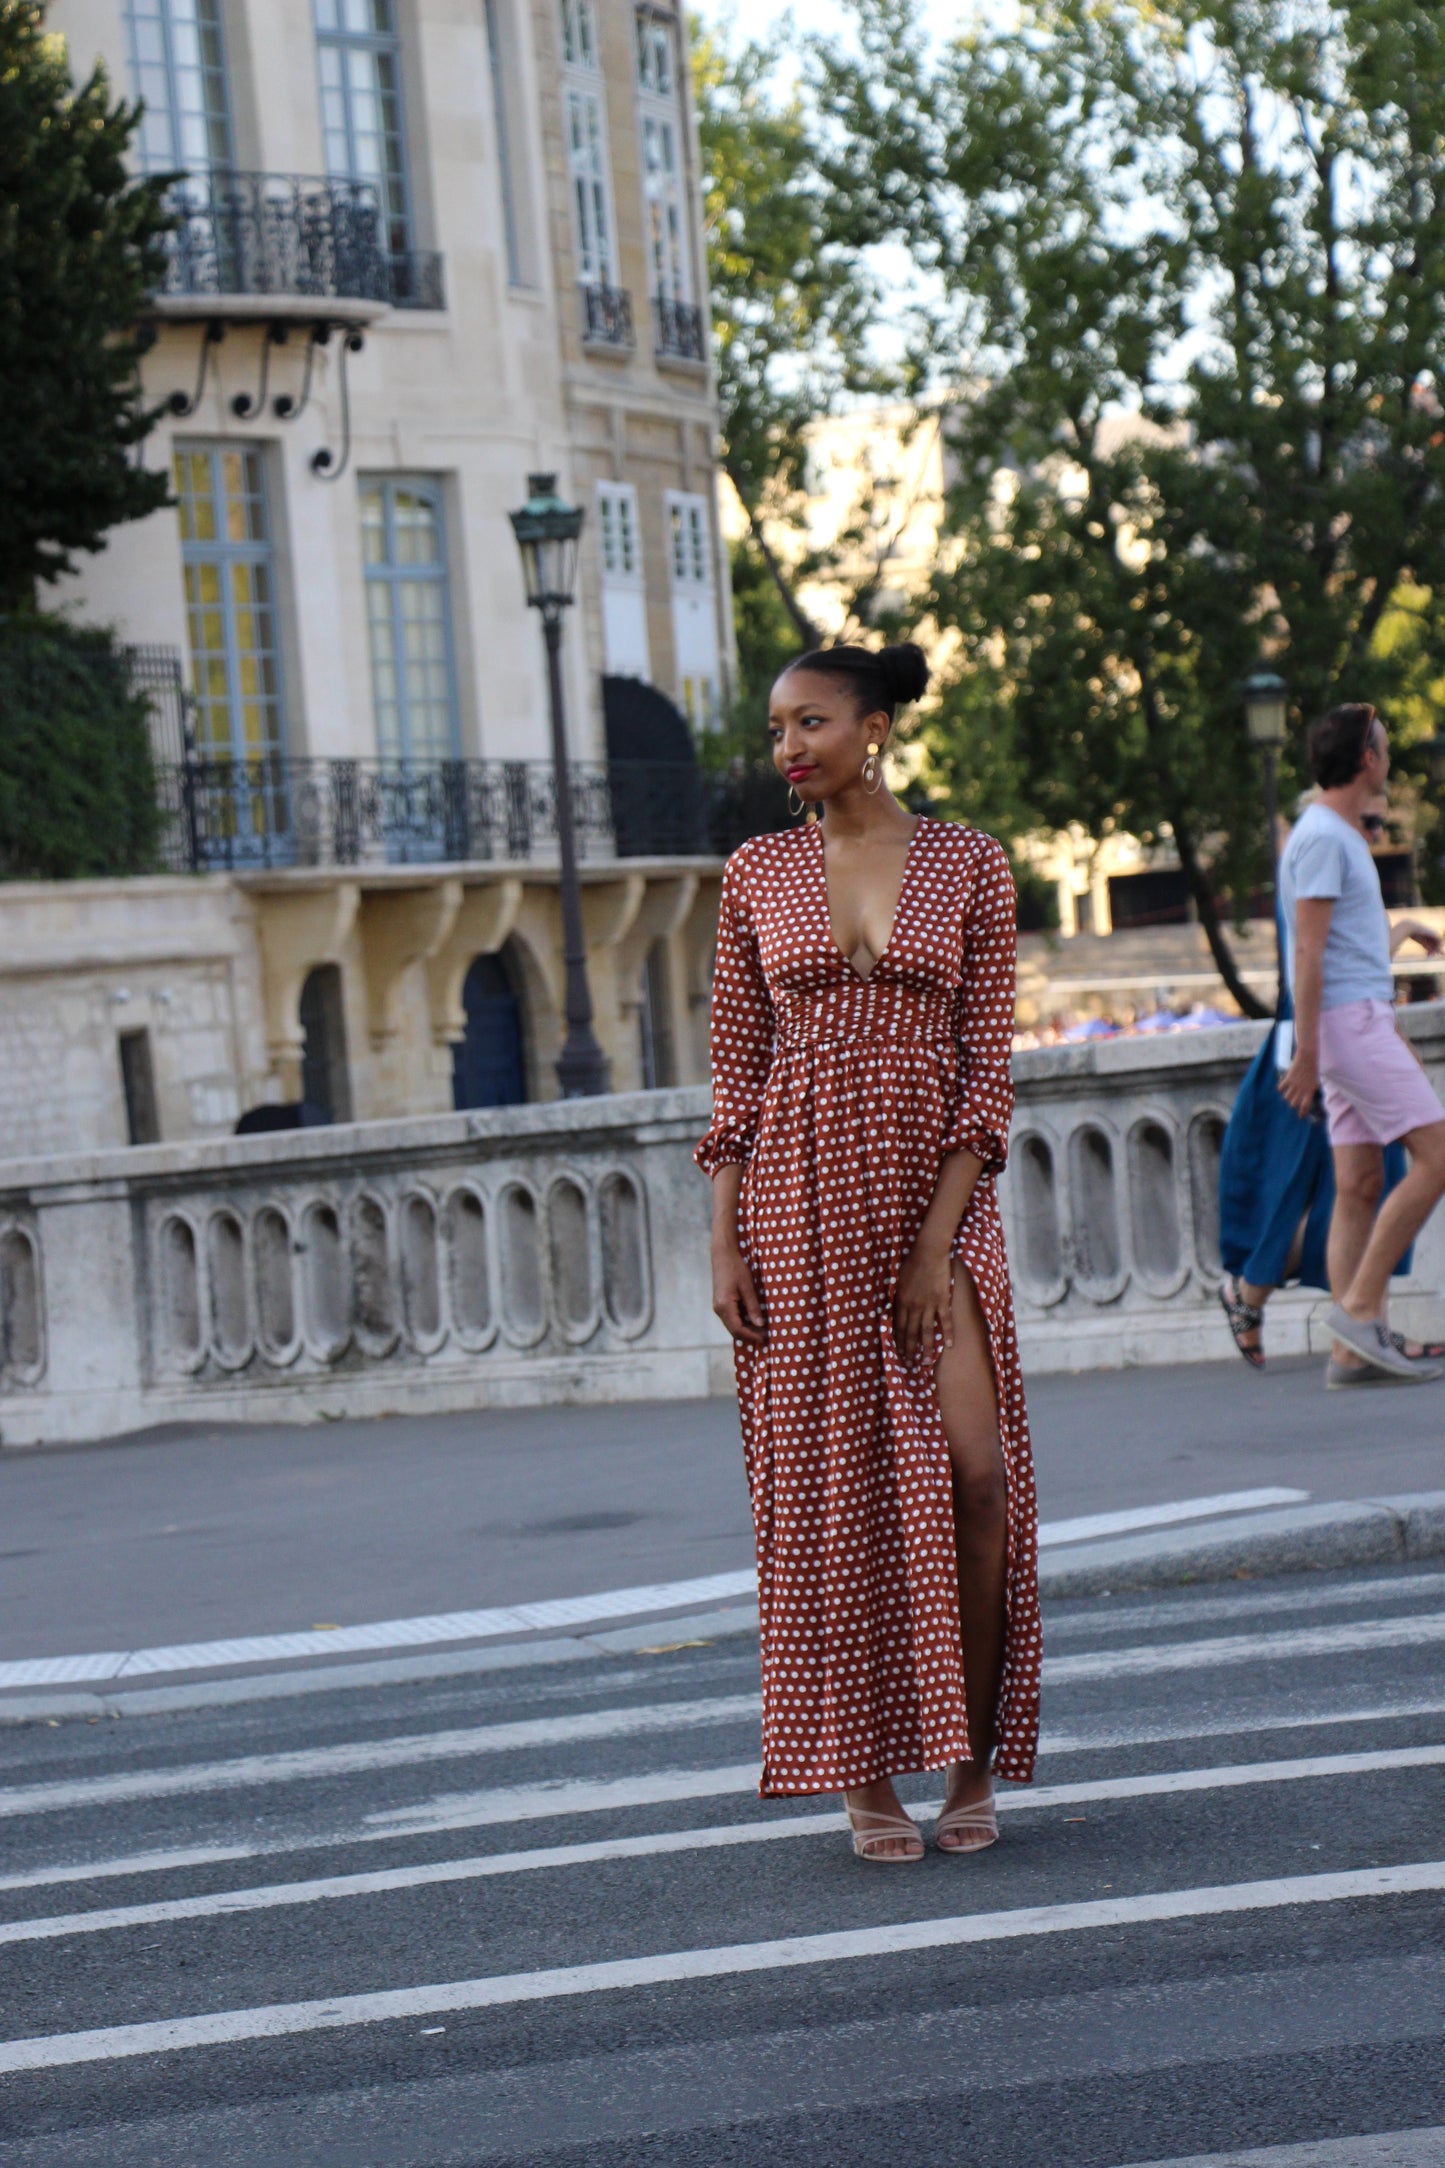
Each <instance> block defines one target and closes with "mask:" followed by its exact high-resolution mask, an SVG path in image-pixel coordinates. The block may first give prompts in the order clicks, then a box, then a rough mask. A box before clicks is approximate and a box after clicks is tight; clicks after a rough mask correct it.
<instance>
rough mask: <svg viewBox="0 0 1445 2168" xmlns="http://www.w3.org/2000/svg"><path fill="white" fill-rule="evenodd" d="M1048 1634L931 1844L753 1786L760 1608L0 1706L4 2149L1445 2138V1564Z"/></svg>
mask: <svg viewBox="0 0 1445 2168" xmlns="http://www.w3.org/2000/svg"><path fill="white" fill-rule="evenodd" d="M1391 1404H1392V1405H1394V1403H1393V1402H1392V1403H1391ZM660 1631H662V1632H665V1629H660ZM1047 1651H1048V1672H1047V1675H1046V1743H1045V1751H1044V1754H1043V1757H1042V1761H1041V1766H1040V1769H1039V1784H1038V1786H1037V1788H1035V1789H1034V1790H1033V1791H1031V1792H1030V1791H1026V1790H1020V1789H1011V1790H1010V1791H1009V1793H1008V1802H1009V1805H1008V1812H1007V1814H1006V1816H1005V1820H1004V1834H1003V1838H1002V1840H1001V1841H1000V1843H999V1844H998V1846H997V1847H996V1848H995V1849H994V1850H993V1851H991V1852H989V1853H987V1854H984V1855H981V1856H979V1857H977V1858H974V1859H971V1860H956V1859H948V1858H945V1857H941V1856H939V1855H937V1854H935V1853H932V1852H930V1854H929V1856H928V1858H927V1860H926V1861H925V1863H924V1864H923V1865H922V1866H919V1867H882V1866H868V1865H864V1864H861V1863H858V1862H855V1861H854V1860H853V1859H852V1857H851V1856H850V1853H849V1850H848V1847H847V1843H846V1839H845V1837H844V1835H843V1833H842V1830H841V1826H840V1825H839V1823H838V1820H837V1816H836V1809H835V1808H834V1806H833V1804H832V1803H831V1802H829V1801H826V1800H806V1801H797V1802H788V1801H776V1800H775V1801H760V1800H758V1799H757V1798H756V1797H755V1796H754V1794H753V1792H752V1789H751V1785H752V1780H753V1774H754V1768H755V1760H754V1757H755V1754H756V1744H757V1742H756V1718H755V1714H754V1695H755V1689H756V1648H755V1644H754V1643H753V1642H752V1641H750V1640H747V1639H742V1638H740V1639H736V1640H727V1641H721V1642H716V1643H712V1644H704V1645H701V1646H693V1647H680V1648H679V1647H673V1648H667V1647H661V1648H658V1649H657V1650H656V1651H654V1652H651V1653H634V1654H632V1655H629V1656H617V1657H615V1658H612V1659H610V1660H608V1661H605V1662H598V1661H593V1662H591V1663H589V1664H587V1665H585V1666H577V1667H575V1668H571V1669H567V1668H558V1667H555V1666H554V1667H542V1666H537V1667H534V1668H523V1669H518V1670H514V1671H510V1672H506V1673H497V1674H492V1675H489V1676H484V1677H480V1678H472V1679H468V1680H464V1681H450V1682H439V1681H433V1682H429V1683H419V1682H413V1683H411V1684H409V1685H405V1686H393V1687H388V1688H376V1689H371V1690H363V1691H357V1690H355V1689H353V1690H352V1691H351V1692H349V1693H346V1694H336V1695H330V1694H315V1693H313V1694H311V1695H308V1696H306V1697H305V1698H304V1699H297V1700H292V1701H284V1700H283V1701H275V1702H270V1703H267V1704H264V1705H261V1706H259V1707H257V1706H251V1705H248V1706H245V1707H240V1708H233V1709H209V1710H202V1711H194V1712H192V1713H190V1714H187V1715H185V1716H180V1717H170V1718H127V1719H125V1720H124V1721H121V1722H104V1721H102V1722H95V1723H85V1722H78V1721H71V1722H66V1723H62V1724H58V1725H28V1726H17V1727H14V1728H11V1729H9V1730H6V1731H4V1732H0V1823H3V1827H4V1844H3V1856H0V1922H3V1923H4V1924H3V1925H0V2012H3V2018H0V2033H3V2041H4V2044H3V2045H0V2133H3V2135H0V2168H12V2164H13V2168H20V2164H21V2163H23V2164H24V2168H215V2164H216V2163H219V2162H224V2163H225V2164H226V2168H281V2164H285V2168H340V2164H346V2168H363V2164H364V2168H423V2164H425V2168H444V2164H446V2168H463V2164H465V2168H481V2164H483V2163H493V2162H503V2161H515V2162H523V2161H526V2162H532V2163H538V2164H550V2168H583V2164H584V2163H585V2164H586V2168H651V2164H653V2163H659V2164H661V2163H666V2164H668V2168H683V2164H686V2168H693V2164H696V2168H790V2164H793V2163H797V2164H799V2168H802V2164H804V2163H806V2164H808V2168H815V2164H817V2163H818V2162H833V2163H838V2164H840V2168H854V2164H856V2163H862V2162H865V2161H872V2160H875V2159H877V2160H881V2161H896V2160H907V2161H908V2162H910V2163H912V2164H915V2168H957V2164H958V2163H960V2162H965V2161H974V2160H977V2161H981V2162H982V2161H987V2162H989V2163H991V2164H993V2168H1039V2164H1041V2163H1047V2164H1048V2168H1119V2164H1123V2163H1140V2162H1151V2163H1152V2162H1165V2161H1167V2162H1180V2161H1182V2160H1184V2159H1190V2160H1193V2159H1194V2158H1195V2157H1196V2156H1203V2157H1206V2158H1208V2157H1211V2156H1214V2155H1217V2154H1218V2153H1220V2152H1222V2151H1224V2150H1225V2149H1231V2150H1233V2149H1241V2148H1242V2149H1252V2148H1260V2147H1279V2146H1285V2147H1305V2148H1306V2149H1307V2150H1305V2151H1304V2152H1294V2153H1288V2152H1287V2153H1285V2154H1283V2155H1280V2156H1276V2155H1270V2156H1269V2164H1270V2168H1277V2164H1278V2168H1282V2164H1283V2163H1286V2162H1287V2163H1289V2164H1290V2168H1324V2164H1326V2163H1328V2164H1330V2168H1373V2164H1378V2168H1385V2164H1386V2163H1387V2162H1388V2163H1391V2164H1395V2163H1400V2164H1404V2163H1408V2164H1409V2168H1424V2164H1425V2163H1427V2162H1428V2163H1432V2164H1439V2163H1445V2056H1442V2054H1441V2052H1440V2043H1441V2033H1442V2029H1445V1812H1442V1809H1445V1744H1442V1741H1445V1573H1442V1572H1440V1571H1438V1570H1435V1569H1431V1568H1428V1567H1418V1568H1413V1569H1389V1570H1381V1571H1378V1572H1376V1573H1373V1574H1365V1573H1359V1574H1355V1575H1351V1576H1347V1577H1342V1578H1340V1577H1336V1578H1324V1577H1321V1576H1317V1575H1306V1576H1301V1577H1299V1578H1297V1579H1295V1580H1293V1581H1289V1582H1281V1583H1278V1584H1265V1583H1250V1584H1243V1583H1235V1584H1228V1585H1225V1586H1223V1587H1216V1588H1208V1589H1195V1590H1191V1591H1186V1592H1180V1593H1173V1594H1169V1595H1167V1596H1161V1597H1158V1598H1151V1599H1147V1600H1146V1599H1144V1598H1140V1597H1134V1598H1129V1599H1123V1598H1110V1599H1103V1598H1100V1599H1095V1600H1093V1601H1090V1602H1088V1603H1086V1604H1081V1605H1076V1606H1073V1607H1072V1608H1069V1609H1066V1610H1059V1609H1055V1611H1054V1612H1053V1613H1052V1615H1051V1616H1050V1618H1049V1621H1048V1631H1047ZM936 1788H937V1787H936V1784H935V1783H934V1782H933V1781H931V1780H927V1779H924V1780H920V1781H919V1782H918V1783H917V1784H915V1785H914V1786H912V1787H911V1790H912V1792H913V1794H914V1796H917V1797H927V1796H929V1795H930V1794H932V1793H934V1792H936ZM829 1938H832V1939H829ZM838 1938H842V1939H838ZM349 1998H364V1999H362V2000H350V1999H349ZM1422 2131H1423V2132H1426V2133H1433V2135H1429V2136H1425V2137H1421V2136H1419V2135H1418V2134H1419V2133H1421V2132H1422ZM1401 2132H1408V2133H1415V2134H1417V2135H1416V2136H1414V2137H1412V2138H1411V2139H1410V2141H1409V2143H1408V2145H1407V2144H1406V2141H1405V2140H1404V2139H1399V2138H1389V2139H1388V2140H1386V2139H1382V2138H1380V2137H1379V2135H1378V2134H1381V2133H1385V2134H1389V2133H1401ZM1260 2168H1264V2164H1263V2162H1261V2163H1260Z"/></svg>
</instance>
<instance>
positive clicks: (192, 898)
mask: <svg viewBox="0 0 1445 2168" xmlns="http://www.w3.org/2000/svg"><path fill="white" fill-rule="evenodd" d="M719 874H720V867H719V864H718V862H717V861H716V860H713V859H645V860H644V859H627V860H615V859H614V860H607V861H597V862H595V863H591V864H588V865H586V866H584V868H583V872H582V882H583V913H584V920H585V931H586V935H587V944H588V965H589V971H590V976H591V984H592V995H593V1000H594V1003H595V1006H596V1023H597V1033H598V1037H599V1039H600V1040H601V1043H602V1047H603V1050H604V1052H605V1053H606V1054H607V1056H608V1057H609V1059H610V1060H611V1062H612V1065H613V1080H614V1082H615V1083H616V1085H617V1086H618V1088H619V1089H620V1090H624V1091H626V1090H631V1089H634V1088H635V1087H636V1086H637V1085H638V1084H639V1083H640V1082H641V1075H640V1067H639V1064H640V1039H639V1029H638V1019H639V1011H640V1007H641V1001H642V988H643V973H644V968H645V966H646V962H647V957H648V953H649V951H650V950H651V949H652V947H653V945H654V944H655V943H657V942H659V941H660V942H662V943H664V944H665V947H666V952H667V958H668V970H667V973H666V975H665V993H664V998H665V1000H666V1002H667V1005H668V1009H669V1015H668V1018H667V1022H668V1027H669V1028H668V1034H667V1035H668V1039H669V1043H670V1045H671V1048H672V1053H673V1060H674V1071H673V1074H674V1078H675V1080H676V1081H677V1082H678V1083H696V1082H698V1081H699V1080H700V1079H702V1078H705V1077H706V1075H707V1059H708V1056H707V1002H708V988H709V984H710V975H711V964H712V948H713V941H714V937H715V929H716V924H717V891H718V881H719ZM557 880H558V876H557V869H556V867H555V865H548V864H547V863H545V862H540V863H538V862H532V861H521V862H518V863H516V864H511V863H507V862H499V863H497V864H492V865H463V866H444V865H443V866H420V867H418V866H370V867H350V868H337V869H333V870H329V871H318V872H304V871H289V872H283V873H271V874H262V873H252V874H244V873H237V874H221V873H217V874H205V875H199V876H194V875H180V876H164V877H160V878H156V879H147V880H97V881H9V882H3V883H0V1161H4V1160H9V1159H19V1158H25V1157H32V1156H38V1155H42V1154H46V1153H60V1152H75V1151H82V1152H95V1151H105V1150H108V1149H109V1148H111V1147H118V1146H123V1145H125V1144H126V1143H127V1142H128V1133H127V1123H126V1106H125V1096H124V1092H123V1089H122V1081H121V1059H120V1042H121V1039H122V1036H123V1035H124V1034H126V1033H129V1032H137V1031H143V1032H145V1034H146V1035H147V1039H148V1043H149V1053H150V1061H151V1066H152V1069H153V1072H154V1078H155V1089H156V1102H157V1104H156V1112H157V1116H158V1123H159V1132H160V1137H161V1139H162V1141H163V1142H165V1143H189V1142H192V1141H195V1140H199V1139H206V1138H221V1137H225V1136H228V1135H229V1134H230V1133H231V1131H232V1130H233V1129H234V1127H235V1123H236V1117H237V1115H238V1114H239V1113H240V1112H241V1111H242V1109H243V1108H246V1107H252V1106H256V1105H258V1104H260V1103H261V1102H263V1101H266V1100H274V1099H296V1098H299V1097H300V1096H301V1053H302V1029H301V1016H300V1002H301V989H302V986H303V984H304V982H305V979H306V976H307V974H308V972H310V971H311V970H312V969H314V968H315V967H316V966H318V965H325V964H334V965H335V966H336V967H337V969H338V970H339V972H340V975H341V986H342V1008H343V1013H344V1018H345V1037H346V1067H347V1071H348V1077H349V1083H350V1091H351V1103H352V1108H353V1110H354V1112H355V1113H356V1115H357V1116H358V1118H359V1119H361V1120H365V1121H373V1120H386V1119H389V1118H393V1117H404V1116H408V1115H418V1114H427V1113H443V1112H446V1111H447V1110H449V1109H450V1108H451V1106H452V1103H453V1095H452V1047H453V1046H454V1045H455V1044H456V1043H457V1041H458V1040H459V1039H460V1038H461V1037H462V1034H463V1031H464V1028H465V1017H464V1015H463V1011H462V988H463V984H464V981H465V978H466V973H467V969H468V966H469V965H470V964H471V962H472V960H473V959H474V958H475V957H476V956H478V955H484V954H492V953H495V952H497V951H499V950H502V949H503V948H504V947H505V948H506V950H507V955H508V959H509V963H510V965H511V967H512V969H513V971H514V973H515V976H516V978H517V980H518V981H519V987H520V1001H521V1007H522V1017H523V1027H524V1036H525V1039H526V1070H527V1085H528V1090H529V1095H530V1096H531V1097H533V1098H535V1099H538V1100H542V1099H547V1098H550V1096H551V1094H552V1093H553V1091H554V1090H555V1089H556V1081H555V1073H554V1065H555V1062H556V1059H557V1055H558V1052H559V1050H560V1046H561V1039H562V1030H563V1014H562V1010H563V985H562V968H561V953H560V952H561V930H560V910H559V906H558V889H557Z"/></svg>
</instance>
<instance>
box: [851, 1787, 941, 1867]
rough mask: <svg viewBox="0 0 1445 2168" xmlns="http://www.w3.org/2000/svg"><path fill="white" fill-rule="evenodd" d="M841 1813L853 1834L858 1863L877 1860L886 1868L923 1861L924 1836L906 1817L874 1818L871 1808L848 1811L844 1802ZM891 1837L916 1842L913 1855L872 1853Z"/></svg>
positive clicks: (855, 1808)
mask: <svg viewBox="0 0 1445 2168" xmlns="http://www.w3.org/2000/svg"><path fill="white" fill-rule="evenodd" d="M843 1812H844V1813H845V1814H846V1815H847V1817H848V1827H849V1828H850V1829H851V1830H852V1832H853V1853H854V1857H855V1858H857V1859H871V1860H877V1861H878V1862H879V1863H880V1864H881V1865H883V1866H885V1867H902V1866H905V1865H912V1864H914V1863H915V1862H916V1861H918V1860H920V1859H922V1857H923V1849H924V1847H923V1832H922V1830H921V1829H920V1828H919V1826H918V1824H917V1823H916V1822H914V1821H910V1819H909V1817H908V1816H907V1815H906V1814H877V1813H875V1812H874V1810H873V1808H871V1807H850V1806H849V1804H848V1802H847V1800H846V1799H845V1800H844V1802H843ZM890 1837H912V1838H914V1839H915V1840H916V1841H917V1844H918V1850H917V1851H916V1852H875V1851H873V1850H872V1849H871V1847H872V1846H873V1845H875V1844H883V1843H885V1842H886V1841H887V1839H888V1838H890Z"/></svg>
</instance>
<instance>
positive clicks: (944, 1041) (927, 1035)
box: [773, 1018, 958, 1055]
mask: <svg viewBox="0 0 1445 2168" xmlns="http://www.w3.org/2000/svg"><path fill="white" fill-rule="evenodd" d="M835 1046H851V1047H872V1046H876V1047H883V1046H886V1047H888V1048H889V1050H890V1051H891V1052H897V1051H898V1049H899V1048H902V1049H904V1050H905V1051H906V1052H908V1053H915V1052H916V1053H925V1054H947V1055H954V1054H956V1053H957V1052H958V1042H957V1040H956V1039H955V1038H954V1036H953V1034H952V1033H951V1032H945V1031H918V1030H915V1029H914V1028H913V1027H912V1026H910V1025H909V1023H908V1022H907V1020H906V1019H905V1021H904V1024H903V1028H902V1029H901V1030H900V1029H899V1026H898V1024H897V1023H889V1024H882V1023H880V1022H879V1021H878V1020H877V1019H876V1018H870V1019H869V1020H868V1022H867V1023H866V1024H860V1025H859V1027H858V1029H857V1030H855V1031H848V1030H839V1029H838V1027H837V1026H836V1025H834V1026H831V1027H825V1028H824V1029H823V1030H821V1031H780V1032H779V1033H778V1035H777V1037H776V1039H775V1040H774V1041H773V1052H774V1053H775V1054H816V1053H820V1052H822V1051H823V1050H824V1049H825V1048H828V1047H835Z"/></svg>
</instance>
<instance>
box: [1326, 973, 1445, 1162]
mask: <svg viewBox="0 0 1445 2168" xmlns="http://www.w3.org/2000/svg"><path fill="white" fill-rule="evenodd" d="M1320 1079H1321V1082H1322V1083H1323V1085H1324V1095H1325V1113H1326V1115H1327V1116H1328V1118H1329V1125H1330V1142H1331V1144H1393V1143H1394V1142H1395V1140H1396V1138H1397V1137H1403V1136H1407V1135H1408V1134H1409V1132H1410V1131H1411V1130H1412V1129H1428V1128H1429V1126H1430V1124H1431V1123H1432V1122H1445V1107H1442V1106H1441V1104H1440V1102H1439V1100H1438V1099H1437V1098H1436V1097H1435V1094H1434V1092H1433V1091H1432V1090H1431V1089H1430V1086H1429V1083H1428V1082H1427V1081H1426V1077H1425V1072H1424V1070H1423V1069H1422V1068H1421V1067H1420V1064H1419V1062H1418V1061H1416V1059H1415V1057H1414V1055H1413V1054H1412V1053H1411V1051H1410V1049H1409V1047H1408V1046H1407V1045H1406V1044H1405V1041H1404V1040H1403V1039H1402V1038H1401V1037H1400V1033H1399V1030H1398V1029H1397V1027H1396V1023H1395V1011H1394V1008H1393V1006H1392V1005H1391V1003H1390V1002H1388V1001H1347V1002H1345V1003H1344V1004H1343V1006H1342V1007H1340V1008H1338V1009H1325V1010H1323V1011H1322V1012H1321V1015H1320Z"/></svg>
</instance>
